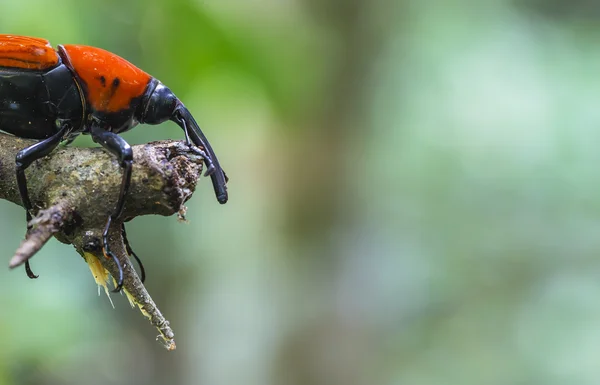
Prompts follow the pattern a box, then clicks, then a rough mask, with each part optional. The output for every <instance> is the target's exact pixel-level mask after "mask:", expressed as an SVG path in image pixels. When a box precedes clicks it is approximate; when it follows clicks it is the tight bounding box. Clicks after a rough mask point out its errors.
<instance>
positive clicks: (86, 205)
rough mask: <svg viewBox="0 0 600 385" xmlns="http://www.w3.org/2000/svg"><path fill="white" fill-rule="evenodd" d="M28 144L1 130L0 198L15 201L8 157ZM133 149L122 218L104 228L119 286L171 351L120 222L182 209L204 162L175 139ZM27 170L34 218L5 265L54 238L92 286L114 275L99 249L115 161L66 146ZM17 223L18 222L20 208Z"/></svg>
mask: <svg viewBox="0 0 600 385" xmlns="http://www.w3.org/2000/svg"><path fill="white" fill-rule="evenodd" d="M33 143H35V142H34V141H30V140H25V139H20V138H16V137H14V136H10V135H6V134H2V133H0V199H6V200H8V201H11V202H14V203H16V204H18V205H22V203H21V199H20V195H19V190H18V188H17V182H16V177H15V156H16V154H17V152H18V151H19V150H21V149H23V148H25V147H27V146H29V145H31V144H33ZM133 153H134V166H133V173H132V181H131V187H130V193H129V194H128V196H127V199H126V202H125V209H124V212H123V215H122V217H121V218H120V219H119V220H118V221H114V222H113V223H112V226H111V229H110V230H109V243H110V245H111V250H113V252H114V253H115V254H116V255H117V258H118V259H119V262H120V263H121V265H122V266H123V270H124V275H125V282H124V286H123V287H124V290H125V292H126V293H127V295H128V297H129V299H130V301H132V303H135V304H136V305H137V306H139V308H140V310H141V311H142V313H144V314H145V315H147V316H148V317H149V318H150V321H151V322H152V324H153V325H155V326H156V327H157V329H158V330H159V332H160V336H161V338H162V339H163V342H164V344H165V346H166V347H167V348H168V349H169V350H172V349H174V348H175V342H174V340H173V337H174V334H173V331H172V330H171V329H170V327H169V322H168V321H167V320H166V319H165V318H164V317H163V316H162V314H161V312H160V310H159V309H158V307H157V306H156V305H155V303H154V301H153V300H152V298H151V297H150V295H149V294H148V292H147V291H146V289H145V287H144V285H143V284H142V282H141V281H140V279H139V277H138V276H137V274H136V273H135V270H134V269H133V267H132V266H131V262H130V261H129V258H128V256H127V252H126V248H125V245H124V243H123V238H122V234H121V226H122V224H123V222H124V221H128V220H131V219H133V218H135V217H137V216H140V215H150V214H155V215H163V216H169V215H173V214H175V213H182V212H184V206H183V205H184V203H185V202H186V201H187V200H188V199H189V198H190V197H191V195H192V193H193V192H194V190H195V188H196V183H197V182H198V178H199V177H200V176H201V173H202V165H203V162H202V161H203V160H202V158H201V157H200V156H198V155H197V154H196V153H195V152H194V151H193V150H191V149H190V148H189V147H188V146H187V145H186V144H185V143H184V142H181V141H161V142H154V143H149V144H145V145H139V146H134V147H133ZM26 175H27V180H28V183H27V185H28V188H29V195H30V199H31V202H32V204H33V206H34V211H35V212H34V213H33V214H34V215H35V217H34V219H33V220H32V221H31V222H30V224H29V225H30V228H29V230H28V231H27V234H26V237H25V240H24V241H23V242H22V243H21V245H20V246H19V247H18V250H17V252H16V253H15V255H14V257H13V258H12V260H11V261H10V267H11V268H14V267H16V266H19V265H21V264H22V263H24V262H25V261H26V260H28V259H29V258H31V257H32V256H33V255H34V254H35V253H36V252H37V251H39V250H40V249H41V248H42V247H43V245H44V244H45V243H46V242H47V241H48V239H49V238H51V237H52V236H54V237H56V238H57V239H58V240H59V241H61V242H63V243H68V244H72V245H73V246H74V247H75V249H76V250H77V252H79V254H80V255H81V256H82V257H83V258H84V259H85V260H86V262H87V263H88V264H89V265H90V268H91V269H92V273H93V274H94V277H95V278H96V280H97V282H98V283H99V284H102V283H103V282H104V284H106V281H107V278H108V276H107V275H106V276H105V274H106V271H108V272H110V274H111V275H112V276H113V277H114V276H117V275H116V273H117V271H116V266H115V264H114V262H113V261H112V260H109V259H107V258H106V257H105V256H104V254H103V252H102V247H101V244H102V243H101V234H102V230H103V228H104V225H105V223H106V220H107V216H108V215H109V213H110V212H112V210H114V207H115V204H116V202H117V198H118V194H119V188H120V183H121V169H120V167H119V164H118V162H117V161H116V159H115V158H114V157H113V156H112V155H110V154H109V153H107V152H106V151H104V150H103V149H101V148H76V147H65V148H60V149H57V150H56V151H54V152H53V153H52V154H50V155H49V156H48V157H45V158H42V159H40V160H38V161H36V162H34V163H33V164H32V165H31V166H30V167H29V168H28V169H27V172H26ZM23 225H24V228H25V214H23ZM15 246H16V245H15Z"/></svg>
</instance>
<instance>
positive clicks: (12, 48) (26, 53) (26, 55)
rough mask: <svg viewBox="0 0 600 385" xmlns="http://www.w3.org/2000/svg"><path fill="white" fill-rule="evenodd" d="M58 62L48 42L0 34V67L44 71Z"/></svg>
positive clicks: (56, 54)
mask: <svg viewBox="0 0 600 385" xmlns="http://www.w3.org/2000/svg"><path fill="white" fill-rule="evenodd" d="M59 62H60V59H59V57H58V53H57V52H56V51H55V50H54V49H53V48H52V46H51V45H50V42H49V41H48V40H45V39H39V38H35V37H27V36H15V35H2V34H0V67H7V68H20V69H27V70H44V69H48V68H52V67H54V66H56V65H58V63H59Z"/></svg>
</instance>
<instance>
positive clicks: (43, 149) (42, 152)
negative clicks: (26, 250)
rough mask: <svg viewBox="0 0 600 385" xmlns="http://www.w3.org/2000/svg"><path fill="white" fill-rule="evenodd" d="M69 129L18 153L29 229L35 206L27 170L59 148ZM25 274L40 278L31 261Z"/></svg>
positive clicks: (64, 128)
mask: <svg viewBox="0 0 600 385" xmlns="http://www.w3.org/2000/svg"><path fill="white" fill-rule="evenodd" d="M67 128H68V126H67V125H64V126H63V128H62V129H61V130H60V131H58V132H57V133H56V134H54V135H52V136H51V137H49V138H48V139H44V140H42V141H41V142H37V143H36V144H34V145H31V146H29V147H27V148H24V149H22V150H21V151H19V152H18V153H17V157H16V160H15V163H16V173H17V185H18V187H19V194H20V195H21V201H22V202H23V206H24V207H25V219H26V220H27V229H30V228H31V226H30V224H29V223H30V222H31V210H32V209H33V205H32V204H31V200H30V199H29V193H28V191H27V178H26V176H25V170H26V169H27V167H29V166H30V165H31V163H33V162H34V161H35V160H37V159H40V158H43V157H45V156H46V155H48V154H50V153H51V152H52V150H54V149H55V148H56V146H58V145H59V143H60V142H61V140H62V138H63V135H64V133H65V132H66V130H67ZM25 272H26V273H27V276H28V277H29V278H32V279H34V278H37V277H38V276H37V275H35V274H34V273H33V271H31V267H30V265H29V261H26V263H25Z"/></svg>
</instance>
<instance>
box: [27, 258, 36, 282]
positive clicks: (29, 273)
mask: <svg viewBox="0 0 600 385" xmlns="http://www.w3.org/2000/svg"><path fill="white" fill-rule="evenodd" d="M25 272H26V273H27V276H28V277H29V278H31V279H36V278H37V277H39V275H35V274H34V273H33V271H31V266H29V261H25Z"/></svg>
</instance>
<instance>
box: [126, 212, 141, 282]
mask: <svg viewBox="0 0 600 385" xmlns="http://www.w3.org/2000/svg"><path fill="white" fill-rule="evenodd" d="M121 235H123V241H124V242H125V250H127V254H129V256H130V257H133V258H134V259H135V260H136V261H137V263H138V265H139V267H140V275H141V281H142V283H144V281H145V280H146V269H144V264H143V263H142V261H141V260H140V258H139V257H138V256H137V255H136V254H135V253H134V252H133V250H132V249H131V246H129V240H128V239H127V232H126V231H125V223H122V224H121Z"/></svg>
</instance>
